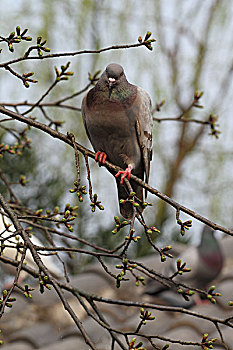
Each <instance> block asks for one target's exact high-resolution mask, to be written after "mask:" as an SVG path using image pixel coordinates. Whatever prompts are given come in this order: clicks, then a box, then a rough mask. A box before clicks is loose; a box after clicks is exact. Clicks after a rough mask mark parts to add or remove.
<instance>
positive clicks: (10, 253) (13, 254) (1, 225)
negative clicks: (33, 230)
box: [0, 214, 61, 288]
mask: <svg viewBox="0 0 233 350" xmlns="http://www.w3.org/2000/svg"><path fill="white" fill-rule="evenodd" d="M6 227H7V228H6ZM30 240H31V242H32V243H33V244H34V245H37V246H43V243H42V242H41V241H40V240H39V239H38V238H36V237H35V236H34V235H31V237H30ZM0 242H1V244H5V245H6V247H5V248H4V250H3V252H2V253H1V256H3V257H6V258H10V259H13V260H17V261H20V259H21V257H22V254H21V253H20V250H21V251H22V249H23V248H20V249H17V245H18V244H19V243H24V241H23V239H22V238H21V237H20V236H19V235H15V228H14V226H13V224H12V223H11V221H10V220H9V219H8V218H7V217H6V216H5V215H4V216H3V215H2V214H0ZM40 258H41V260H42V262H43V263H44V265H45V266H46V267H47V268H48V270H49V271H50V273H51V274H52V275H53V276H54V277H57V278H59V277H60V276H61V270H60V269H59V268H58V266H57V264H56V263H55V261H54V258H53V257H52V256H50V255H47V256H46V255H40ZM24 263H26V264H27V266H29V267H31V268H33V269H35V270H36V271H38V266H37V264H36V263H35V262H34V259H33V257H32V255H31V252H30V250H29V249H27V252H26V256H25V260H24ZM1 268H2V269H3V270H4V272H5V273H6V274H7V275H15V273H16V268H15V267H14V266H12V265H10V264H5V263H1ZM27 277H28V273H27V272H26V271H24V270H21V272H20V278H19V282H23V281H24V280H25V279H26V278H27ZM9 285H10V284H9ZM7 287H8V285H7ZM5 288H6V285H5Z"/></svg>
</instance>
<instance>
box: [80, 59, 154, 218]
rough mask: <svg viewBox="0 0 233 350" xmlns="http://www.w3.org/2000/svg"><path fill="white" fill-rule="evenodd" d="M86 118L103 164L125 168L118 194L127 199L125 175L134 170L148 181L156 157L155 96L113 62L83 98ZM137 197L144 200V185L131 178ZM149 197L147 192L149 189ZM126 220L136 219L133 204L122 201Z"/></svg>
mask: <svg viewBox="0 0 233 350" xmlns="http://www.w3.org/2000/svg"><path fill="white" fill-rule="evenodd" d="M82 117H83V123H84V126H85V129H86V133H87V136H88V138H89V140H90V142H91V144H92V146H93V148H94V150H95V152H96V155H95V160H96V161H97V162H98V163H99V165H103V164H105V161H106V159H107V160H108V161H109V162H111V163H113V164H115V165H117V166H119V167H120V168H122V169H124V170H123V171H119V172H118V173H117V174H116V173H114V172H113V171H111V170H110V169H108V170H109V171H110V172H111V173H112V174H113V175H115V177H116V181H117V189H118V197H119V199H123V200H127V198H128V197H129V191H128V188H127V187H126V184H125V183H124V181H123V180H124V178H127V179H128V180H129V179H130V176H131V173H132V174H134V175H136V176H137V177H139V178H140V179H142V180H144V175H145V181H146V183H148V181H149V174H150V161H151V159H152V124H153V118H152V113H151V99H150V97H149V95H148V93H147V92H146V91H145V90H143V89H142V88H140V87H138V86H136V85H132V84H130V83H129V82H128V80H127V79H126V76H125V73H124V69H123V67H122V66H120V65H119V64H116V63H111V64H109V65H108V66H107V67H106V69H105V71H104V72H103V74H102V75H101V77H100V79H99V81H98V82H97V84H96V85H95V87H94V88H92V89H91V90H90V91H89V92H88V93H87V94H86V95H85V96H84V98H83V102H82ZM130 184H131V187H132V189H133V191H134V192H135V193H136V198H138V199H139V203H140V201H143V188H142V187H141V186H140V185H138V184H137V183H136V182H134V181H130ZM145 197H146V192H145ZM120 212H121V215H122V216H123V217H124V218H125V219H132V217H133V214H134V207H133V204H132V203H130V202H127V201H126V202H124V203H120Z"/></svg>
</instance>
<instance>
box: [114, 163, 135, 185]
mask: <svg viewBox="0 0 233 350" xmlns="http://www.w3.org/2000/svg"><path fill="white" fill-rule="evenodd" d="M132 169H133V167H132V165H129V166H128V168H126V169H125V170H120V171H118V173H117V174H116V175H115V177H118V176H120V175H121V185H122V184H123V181H124V178H125V177H126V178H127V180H129V179H130V176H131V171H132Z"/></svg>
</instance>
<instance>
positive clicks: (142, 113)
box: [136, 87, 153, 183]
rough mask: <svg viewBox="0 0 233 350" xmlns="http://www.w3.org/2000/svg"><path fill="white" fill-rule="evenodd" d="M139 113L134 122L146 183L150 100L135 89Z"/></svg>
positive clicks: (151, 120)
mask: <svg viewBox="0 0 233 350" xmlns="http://www.w3.org/2000/svg"><path fill="white" fill-rule="evenodd" d="M137 94H138V97H139V99H138V101H139V113H138V117H137V121H136V130H137V136H138V140H139V145H140V148H141V151H142V156H143V163H144V170H145V174H146V183H148V181H149V175H150V161H151V159H152V126H153V117H152V113H151V99H150V96H149V95H148V93H147V92H146V91H145V90H143V89H142V88H139V87H138V88H137Z"/></svg>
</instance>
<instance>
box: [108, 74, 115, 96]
mask: <svg viewBox="0 0 233 350" xmlns="http://www.w3.org/2000/svg"><path fill="white" fill-rule="evenodd" d="M115 81H116V79H114V78H108V89H109V94H108V98H110V97H111V94H112V89H113V86H114V83H115Z"/></svg>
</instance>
